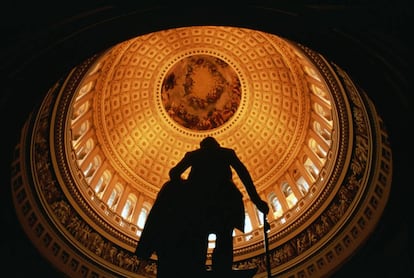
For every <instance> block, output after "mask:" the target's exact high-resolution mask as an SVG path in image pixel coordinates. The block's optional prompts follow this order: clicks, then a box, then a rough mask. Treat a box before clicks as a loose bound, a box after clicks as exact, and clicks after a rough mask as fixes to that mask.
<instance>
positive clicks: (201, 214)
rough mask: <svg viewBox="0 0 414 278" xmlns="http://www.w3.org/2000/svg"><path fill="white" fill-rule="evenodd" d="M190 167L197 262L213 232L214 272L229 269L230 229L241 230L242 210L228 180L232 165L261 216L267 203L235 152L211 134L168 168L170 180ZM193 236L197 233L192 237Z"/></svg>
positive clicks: (241, 204) (204, 258)
mask: <svg viewBox="0 0 414 278" xmlns="http://www.w3.org/2000/svg"><path fill="white" fill-rule="evenodd" d="M190 167H191V170H190V173H189V174H188V178H187V180H186V182H187V183H188V185H189V186H188V190H189V192H188V193H187V196H189V200H188V201H187V204H189V205H190V206H189V210H191V212H192V213H191V214H192V215H191V216H190V217H191V218H192V219H191V223H192V225H193V227H194V229H196V230H198V231H195V234H197V233H199V234H200V237H201V240H202V242H204V243H205V244H200V245H201V246H202V249H200V253H199V256H200V257H199V261H204V262H205V260H206V254H207V248H208V235H209V234H210V233H214V234H215V235H216V241H215V248H214V251H213V254H212V268H213V271H214V272H229V271H231V269H232V264H233V230H234V228H237V229H239V230H241V231H243V232H244V223H245V209H244V204H243V196H242V194H241V192H240V191H239V190H238V188H237V187H236V185H235V184H234V182H233V179H232V170H231V168H233V169H234V170H235V171H236V173H237V175H238V176H239V178H240V180H241V181H242V183H243V185H244V186H245V188H246V191H247V193H248V195H249V197H250V199H251V200H252V202H253V203H254V204H255V205H256V207H257V208H258V209H259V210H260V211H261V212H263V213H264V214H265V215H266V214H267V213H268V212H269V206H268V204H267V203H266V202H265V201H263V200H262V199H261V198H260V196H259V195H258V194H257V191H256V188H255V186H254V183H253V180H252V178H251V176H250V174H249V172H248V170H247V168H246V167H245V165H244V164H243V163H242V162H241V161H240V159H239V158H238V157H237V155H236V152H235V151H234V150H232V149H229V148H223V147H221V146H220V144H219V143H218V142H217V141H216V140H215V139H214V138H213V137H206V138H204V139H203V140H202V141H201V142H200V148H199V149H197V150H194V151H190V152H187V153H186V154H185V156H184V157H183V159H182V160H181V161H180V162H178V164H177V165H176V166H175V167H173V168H172V169H171V170H170V179H171V181H175V182H179V181H180V180H181V179H182V178H181V175H182V174H183V173H184V172H185V171H186V170H187V169H188V168H190ZM195 238H197V236H195Z"/></svg>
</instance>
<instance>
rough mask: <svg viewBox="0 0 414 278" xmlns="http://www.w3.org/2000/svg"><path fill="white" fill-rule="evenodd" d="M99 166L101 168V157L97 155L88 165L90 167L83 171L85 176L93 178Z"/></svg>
mask: <svg viewBox="0 0 414 278" xmlns="http://www.w3.org/2000/svg"><path fill="white" fill-rule="evenodd" d="M99 166H101V157H100V156H99V155H96V156H95V157H94V158H93V159H92V161H91V162H90V163H89V164H88V166H87V167H86V168H85V169H84V170H83V174H84V175H85V177H86V178H91V177H92V176H93V174H95V172H96V170H97V169H98V168H99Z"/></svg>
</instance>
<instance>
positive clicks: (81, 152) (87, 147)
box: [76, 138, 95, 165]
mask: <svg viewBox="0 0 414 278" xmlns="http://www.w3.org/2000/svg"><path fill="white" fill-rule="evenodd" d="M94 145H95V143H94V141H93V139H92V138H89V139H88V140H87V141H86V142H85V144H83V145H81V146H80V147H79V148H78V149H77V150H76V158H77V159H78V164H79V165H80V164H81V161H79V160H83V159H84V158H85V157H86V155H87V154H88V153H90V152H91V150H92V149H93V147H94Z"/></svg>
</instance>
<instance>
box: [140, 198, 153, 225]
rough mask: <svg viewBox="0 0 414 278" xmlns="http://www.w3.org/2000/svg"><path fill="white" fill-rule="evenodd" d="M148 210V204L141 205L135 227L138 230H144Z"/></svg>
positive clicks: (149, 206)
mask: <svg viewBox="0 0 414 278" xmlns="http://www.w3.org/2000/svg"><path fill="white" fill-rule="evenodd" d="M150 208H151V205H150V204H149V203H148V202H145V203H144V204H143V205H142V208H141V211H140V213H139V216H138V221H137V226H138V227H139V228H140V229H143V228H144V225H145V221H147V217H148V214H149V211H150Z"/></svg>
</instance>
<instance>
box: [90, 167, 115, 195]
mask: <svg viewBox="0 0 414 278" xmlns="http://www.w3.org/2000/svg"><path fill="white" fill-rule="evenodd" d="M110 180H111V173H110V172H109V170H105V171H104V172H103V174H102V176H100V177H99V180H98V182H97V183H96V185H95V188H94V190H95V193H96V195H97V196H98V197H99V198H102V195H103V193H104V192H105V189H106V186H107V185H108V184H109V181H110Z"/></svg>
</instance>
